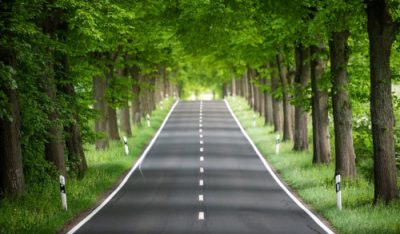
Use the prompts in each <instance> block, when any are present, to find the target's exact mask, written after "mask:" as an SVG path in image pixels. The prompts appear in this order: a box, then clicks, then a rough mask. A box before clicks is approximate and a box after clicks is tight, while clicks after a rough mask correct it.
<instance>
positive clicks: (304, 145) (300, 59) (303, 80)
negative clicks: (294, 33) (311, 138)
mask: <svg viewBox="0 0 400 234" xmlns="http://www.w3.org/2000/svg"><path fill="white" fill-rule="evenodd" d="M295 55H296V59H295V60H296V75H295V80H294V85H295V99H296V101H297V102H298V103H300V104H297V105H296V107H295V123H294V126H295V127H294V146H293V150H295V151H303V150H307V149H308V127H307V126H308V122H307V112H305V110H304V107H303V106H302V105H304V101H301V100H304V97H303V96H304V95H303V93H304V91H305V89H306V87H307V84H308V82H309V81H310V64H309V63H308V62H306V61H307V60H308V59H309V57H310V50H309V48H308V47H307V48H303V47H302V46H301V45H300V46H297V47H296V50H295Z"/></svg>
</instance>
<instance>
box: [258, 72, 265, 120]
mask: <svg viewBox="0 0 400 234" xmlns="http://www.w3.org/2000/svg"><path fill="white" fill-rule="evenodd" d="M260 79H261V81H260V82H261V84H263V82H264V79H262V78H261V77H260ZM258 95H259V100H260V114H261V116H264V114H265V97H264V95H265V94H264V91H263V89H262V87H258Z"/></svg>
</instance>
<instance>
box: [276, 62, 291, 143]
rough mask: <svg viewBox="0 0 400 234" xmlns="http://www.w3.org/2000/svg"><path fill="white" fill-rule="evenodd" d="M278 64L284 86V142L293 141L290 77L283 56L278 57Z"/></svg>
mask: <svg viewBox="0 0 400 234" xmlns="http://www.w3.org/2000/svg"><path fill="white" fill-rule="evenodd" d="M276 63H277V65H278V70H279V77H280V81H281V86H282V101H283V137H282V141H291V140H293V133H292V126H291V125H292V120H291V113H290V105H289V95H288V77H287V68H286V66H285V64H284V62H283V58H282V55H277V56H276Z"/></svg>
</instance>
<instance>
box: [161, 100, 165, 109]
mask: <svg viewBox="0 0 400 234" xmlns="http://www.w3.org/2000/svg"><path fill="white" fill-rule="evenodd" d="M160 109H161V110H164V102H163V101H162V100H161V102H160Z"/></svg>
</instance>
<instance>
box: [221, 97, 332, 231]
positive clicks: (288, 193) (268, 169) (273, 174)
mask: <svg viewBox="0 0 400 234" xmlns="http://www.w3.org/2000/svg"><path fill="white" fill-rule="evenodd" d="M225 104H226V106H227V107H228V110H229V112H230V113H231V115H232V117H233V119H234V120H235V122H236V124H237V125H238V126H239V128H240V130H241V131H242V133H243V135H244V136H245V137H246V139H247V140H248V141H249V142H250V145H251V146H252V147H253V149H254V151H255V152H256V154H257V155H258V157H259V158H260V160H261V162H262V163H263V164H264V167H265V168H266V169H267V171H268V172H269V173H270V174H271V176H272V178H274V180H275V181H276V182H277V183H278V185H279V186H280V187H281V188H282V189H283V191H285V192H286V194H287V195H288V196H289V197H290V198H291V199H292V200H293V201H294V202H295V203H296V204H297V205H298V206H299V207H300V208H301V209H302V210H304V212H306V213H307V214H308V216H310V218H312V219H313V220H314V221H315V222H316V223H317V224H318V225H319V226H320V227H321V228H322V229H324V231H326V232H327V233H328V234H334V232H333V231H332V230H331V229H329V228H328V227H327V226H326V225H325V224H324V223H323V222H322V221H321V220H320V219H319V218H318V217H317V216H315V215H314V214H313V212H311V211H310V210H309V209H307V208H306V207H305V206H304V205H303V203H301V202H300V201H299V200H298V199H297V198H296V197H295V196H294V195H293V194H292V193H291V192H290V191H289V190H288V189H287V188H286V187H285V185H284V184H283V183H282V182H281V181H280V180H279V178H278V177H277V176H276V174H275V173H274V172H273V171H272V169H271V167H270V166H269V164H268V163H267V161H266V160H265V158H264V157H263V156H262V154H261V153H260V151H259V150H258V149H257V146H256V145H255V144H254V142H253V141H252V140H251V138H250V137H249V135H247V133H246V131H245V130H244V129H243V127H242V125H241V124H240V122H239V120H238V119H237V118H236V116H235V114H234V113H233V111H232V109H231V107H230V106H229V103H228V101H227V100H225Z"/></svg>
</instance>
